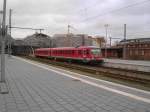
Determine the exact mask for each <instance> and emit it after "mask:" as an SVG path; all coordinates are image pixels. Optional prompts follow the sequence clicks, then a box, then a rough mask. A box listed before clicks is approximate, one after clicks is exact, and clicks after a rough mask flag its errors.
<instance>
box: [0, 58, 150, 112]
mask: <svg viewBox="0 0 150 112" xmlns="http://www.w3.org/2000/svg"><path fill="white" fill-rule="evenodd" d="M6 58H8V57H6ZM6 78H7V81H8V88H9V93H8V94H0V111H2V112H23V111H29V112H33V111H34V112H150V108H149V107H150V92H148V91H144V90H140V89H135V88H132V87H127V86H123V85H119V84H116V83H112V82H108V81H103V80H99V79H94V78H90V77H87V76H83V75H80V74H77V73H73V72H70V71H66V70H62V69H60V68H55V67H52V66H48V65H45V64H41V63H38V62H34V61H29V60H25V59H22V58H18V57H12V58H9V59H6Z"/></svg>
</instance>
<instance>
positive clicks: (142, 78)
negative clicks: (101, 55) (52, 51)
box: [24, 56, 150, 85]
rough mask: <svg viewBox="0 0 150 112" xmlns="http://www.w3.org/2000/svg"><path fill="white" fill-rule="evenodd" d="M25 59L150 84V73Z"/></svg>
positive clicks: (39, 59) (40, 59)
mask: <svg viewBox="0 0 150 112" xmlns="http://www.w3.org/2000/svg"><path fill="white" fill-rule="evenodd" d="M24 58H27V59H31V60H34V61H39V62H42V63H46V64H50V65H55V66H61V67H66V68H69V69H75V70H80V71H83V72H87V73H92V74H95V75H100V76H107V77H112V78H116V79H123V80H129V81H134V82H139V83H143V84H148V85H149V84H150V75H149V74H150V73H147V72H139V71H132V70H124V69H117V68H108V67H103V66H88V65H83V64H82V65H79V64H75V63H66V62H60V61H54V60H49V59H43V58H35V57H30V56H24Z"/></svg>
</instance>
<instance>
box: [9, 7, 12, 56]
mask: <svg viewBox="0 0 150 112" xmlns="http://www.w3.org/2000/svg"><path fill="white" fill-rule="evenodd" d="M11 17H12V9H10V10H9V35H10V38H8V56H9V57H10V56H11V19H12V18H11Z"/></svg>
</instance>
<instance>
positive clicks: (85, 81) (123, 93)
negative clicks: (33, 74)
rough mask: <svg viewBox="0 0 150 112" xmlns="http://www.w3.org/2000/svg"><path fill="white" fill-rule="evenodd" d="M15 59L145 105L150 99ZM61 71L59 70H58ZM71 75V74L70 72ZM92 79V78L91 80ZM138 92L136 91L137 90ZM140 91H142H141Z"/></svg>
mask: <svg viewBox="0 0 150 112" xmlns="http://www.w3.org/2000/svg"><path fill="white" fill-rule="evenodd" d="M15 58H16V59H19V60H22V61H24V62H27V63H30V64H32V65H34V66H37V67H40V68H43V69H45V70H49V71H53V72H55V73H58V74H60V75H63V76H67V77H70V78H73V79H77V80H80V81H82V82H84V83H86V84H89V85H92V86H96V87H99V88H102V89H105V90H107V91H111V92H114V93H117V94H120V95H124V96H127V97H130V98H133V99H136V100H139V101H143V102H146V103H150V99H148V98H143V97H140V96H137V95H134V94H130V93H127V92H123V91H120V90H117V89H112V88H109V87H106V86H103V85H99V84H96V83H94V82H91V81H87V80H85V79H82V78H78V77H75V76H71V75H69V74H66V73H62V72H59V71H56V70H52V69H50V68H48V67H45V66H43V65H38V63H35V62H31V61H29V60H25V59H22V58H18V57H15ZM60 70H61V69H60ZM72 73H73V72H72ZM93 79H94V78H93ZM137 90H138V89H137ZM141 91H142V90H141ZM148 93H149V92H148Z"/></svg>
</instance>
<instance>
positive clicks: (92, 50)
mask: <svg viewBox="0 0 150 112" xmlns="http://www.w3.org/2000/svg"><path fill="white" fill-rule="evenodd" d="M91 53H92V54H93V55H95V56H99V55H100V54H101V50H100V49H98V48H94V49H91Z"/></svg>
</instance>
